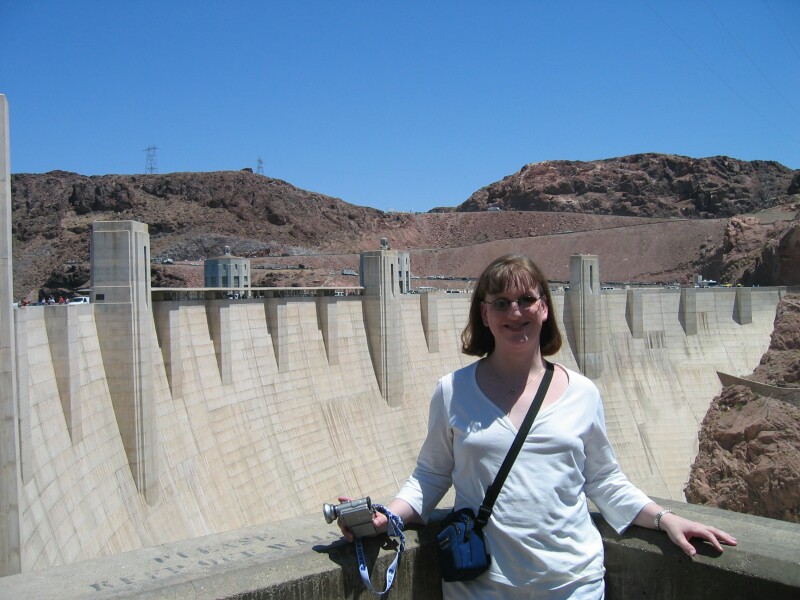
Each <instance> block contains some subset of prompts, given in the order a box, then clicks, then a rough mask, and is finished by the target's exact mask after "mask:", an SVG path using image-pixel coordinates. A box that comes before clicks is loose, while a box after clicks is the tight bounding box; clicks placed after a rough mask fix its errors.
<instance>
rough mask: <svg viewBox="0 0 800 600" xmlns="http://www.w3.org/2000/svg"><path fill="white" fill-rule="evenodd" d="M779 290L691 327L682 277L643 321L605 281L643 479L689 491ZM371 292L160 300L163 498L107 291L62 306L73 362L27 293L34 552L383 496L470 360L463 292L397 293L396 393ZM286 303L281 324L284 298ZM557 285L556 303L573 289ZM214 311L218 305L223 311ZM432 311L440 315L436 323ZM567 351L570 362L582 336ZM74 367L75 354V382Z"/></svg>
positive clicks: (617, 431) (723, 295)
mask: <svg viewBox="0 0 800 600" xmlns="http://www.w3.org/2000/svg"><path fill="white" fill-rule="evenodd" d="M778 296H779V291H778V290H774V289H766V288H763V289H759V290H753V293H752V307H753V310H752V313H753V314H752V317H753V318H752V323H748V324H746V325H741V324H739V323H737V322H736V321H735V320H734V318H733V313H734V303H735V293H734V292H732V291H728V290H698V294H697V314H698V321H699V327H698V333H697V335H695V336H687V335H685V333H684V331H683V329H682V327H681V324H680V318H679V315H680V299H681V294H680V291H678V290H663V291H653V292H645V293H643V294H642V302H643V304H644V310H643V315H644V318H643V324H642V333H643V335H642V336H640V337H638V338H637V337H633V336H632V335H631V332H630V330H629V326H628V322H627V321H626V318H625V315H626V303H627V301H628V300H627V299H628V296H627V294H626V293H625V292H624V291H620V292H616V291H614V292H608V293H605V294H603V295H602V302H601V309H602V314H603V318H602V337H603V338H604V339H605V340H606V342H605V343H604V346H603V352H602V353H600V356H601V357H602V360H603V361H604V362H603V369H602V371H603V373H602V376H601V377H599V378H598V379H597V384H598V386H599V387H600V388H601V391H602V392H603V394H604V399H605V406H606V418H607V422H608V426H609V431H610V434H611V437H612V439H613V441H614V443H615V445H616V448H617V450H618V453H619V456H620V461H621V463H622V465H623V467H624V468H625V470H626V471H627V472H628V474H629V476H630V477H631V479H633V480H634V481H635V482H636V483H637V484H639V485H640V486H641V487H643V488H644V489H645V490H646V491H648V492H649V493H651V494H655V495H658V496H661V497H666V498H673V499H680V498H681V497H682V492H681V489H682V486H683V483H684V481H685V479H686V477H687V474H688V470H689V465H690V463H691V461H692V459H693V457H694V454H695V452H696V446H697V441H696V438H697V428H698V423H699V421H700V420H701V419H702V417H703V415H704V414H705V410H706V407H707V405H708V403H709V401H710V399H711V398H712V397H713V396H714V395H715V394H716V393H717V392H718V391H719V389H720V383H719V380H718V378H717V376H716V372H717V371H723V372H728V373H740V374H741V373H746V372H749V371H750V370H751V369H752V368H753V367H754V366H755V365H756V364H757V363H758V360H759V358H760V356H761V354H762V353H763V351H764V350H765V349H766V347H767V345H768V341H769V335H770V332H771V330H772V320H773V318H774V314H775V307H776V304H777V302H778ZM363 301H364V300H363V299H362V298H359V297H343V298H335V299H332V300H328V299H326V305H325V310H326V311H327V312H328V314H327V316H322V315H321V313H320V311H321V310H322V309H321V308H320V304H319V301H318V300H315V299H314V298H296V299H263V300H239V301H230V302H228V301H221V302H220V301H209V302H207V303H206V302H184V303H175V302H172V303H170V302H165V303H156V306H155V307H154V309H153V314H154V318H153V319H152V320H151V321H150V324H149V329H148V330H147V331H144V334H145V335H149V336H150V338H151V340H153V343H152V345H151V348H152V351H151V353H150V356H149V358H150V360H151V373H152V382H151V387H152V394H153V402H154V407H153V410H154V415H155V423H156V429H157V431H156V435H155V436H154V437H153V439H154V440H156V441H155V444H156V448H155V449H153V456H154V459H155V461H156V462H157V472H158V478H157V480H156V482H155V485H156V489H155V490H154V494H153V495H152V498H155V500H153V501H152V502H151V503H148V501H147V500H146V497H145V496H144V495H143V494H142V493H140V490H139V489H138V488H137V483H136V479H135V476H134V472H133V471H132V468H131V464H130V462H129V459H128V456H127V454H126V448H125V444H124V441H123V437H122V436H121V435H120V431H121V428H120V425H119V420H118V417H117V414H116V413H115V408H114V403H113V400H112V393H111V386H110V384H109V380H110V378H111V377H113V375H114V372H113V370H114V367H115V365H113V364H108V363H107V362H106V358H105V356H104V353H103V351H102V337H103V332H102V331H101V330H100V327H99V325H100V322H101V321H100V320H99V319H98V318H97V314H96V311H97V310H98V309H99V308H101V307H99V306H97V305H93V304H90V305H77V306H67V307H62V310H65V311H66V317H61V316H59V317H58V318H60V319H61V318H67V319H69V322H70V323H71V325H70V328H71V329H70V334H69V337H68V340H69V342H68V343H69V344H70V345H73V346H74V347H76V348H78V352H77V353H73V354H72V355H70V356H71V358H70V361H71V362H69V363H67V364H68V366H67V367H65V365H64V363H63V360H60V359H58V358H57V356H58V355H59V353H60V352H61V351H62V350H63V349H64V348H65V345H64V344H65V343H66V342H65V341H64V340H61V341H56V340H54V339H53V337H52V328H51V330H50V334H48V325H47V323H48V321H49V320H52V318H53V315H55V314H56V313H51V312H49V311H52V310H53V307H46V306H45V307H27V308H25V309H18V310H16V311H15V312H14V316H15V322H16V323H17V325H18V327H17V331H18V335H17V339H16V347H17V355H18V356H20V357H22V360H21V364H20V365H19V373H24V374H25V377H26V378H27V382H26V383H27V386H25V389H26V390H27V399H26V400H25V406H24V410H21V412H24V413H25V414H26V415H28V417H27V418H26V419H23V420H21V434H20V437H21V443H20V448H21V451H20V454H21V456H22V457H25V456H28V457H29V459H28V460H27V461H24V460H23V461H22V462H23V463H25V464H24V465H23V468H22V469H21V471H20V472H21V473H23V474H26V475H25V476H24V478H22V477H21V478H19V479H18V480H17V482H18V485H19V514H20V539H21V553H20V554H21V570H22V571H23V572H26V571H30V570H33V569H40V568H45V567H51V566H53V565H61V564H69V563H73V562H76V561H79V560H84V559H88V558H94V557H97V556H102V555H107V554H114V553H118V552H123V551H128V550H133V549H136V548H140V547H146V546H152V545H157V544H163V543H167V542H173V541H176V540H181V539H186V538H194V537H197V536H202V535H208V534H213V533H216V532H223V531H228V530H231V529H236V528H241V527H246V526H250V525H254V524H263V523H272V522H276V521H280V520H282V519H285V518H289V517H298V516H301V515H309V514H316V513H318V512H319V510H320V506H321V504H322V502H325V501H332V500H335V498H336V495H337V494H338V493H340V492H348V493H350V494H353V495H367V494H369V495H371V496H372V497H373V498H374V499H376V500H379V499H380V500H387V499H389V498H390V497H391V496H392V495H393V493H394V492H395V491H396V490H397V488H398V486H399V485H400V484H401V483H402V482H403V481H404V479H405V478H406V476H407V475H408V473H409V472H410V471H411V469H412V468H413V464H414V461H415V458H416V453H417V451H418V449H419V446H420V444H421V441H422V439H423V437H424V434H425V430H426V422H427V411H428V402H429V397H430V393H431V392H432V390H433V388H434V385H435V382H436V380H437V378H438V377H439V376H440V375H441V374H443V373H445V372H447V371H449V370H452V369H454V368H458V367H460V366H462V365H465V364H467V363H468V362H469V361H470V360H472V359H471V358H469V357H466V356H463V355H461V354H460V353H459V347H460V343H459V334H460V332H461V328H462V326H463V324H464V323H465V322H466V319H467V313H468V307H469V300H468V298H467V297H466V296H461V295H457V294H437V295H434V296H432V297H431V298H424V297H420V296H415V295H406V296H400V297H399V298H397V299H396V301H397V307H398V309H397V313H396V314H397V318H398V320H399V321H398V324H399V328H400V330H402V332H403V335H402V336H401V337H400V339H399V343H398V347H397V348H396V362H395V363H393V365H392V368H393V369H395V370H396V371H397V372H398V373H400V374H401V375H402V378H403V393H402V395H400V396H399V397H398V398H397V401H396V403H395V405H394V406H390V405H387V403H386V401H385V400H384V398H383V396H382V394H381V390H380V389H379V386H378V383H377V380H376V375H375V370H374V368H373V364H372V358H371V356H370V352H369V344H368V342H367V331H366V325H365V322H366V321H365V318H364V307H363ZM275 302H280V303H281V308H282V316H281V318H280V322H279V323H277V322H276V319H275V318H274V317H273V316H271V309H270V306H271V303H275ZM331 302H332V303H333V305H331ZM555 303H556V305H557V306H556V312H557V314H558V315H559V318H560V315H561V314H563V305H564V302H563V296H560V295H556V296H555ZM432 306H435V308H432ZM423 307H425V309H424V310H423ZM221 310H224V311H226V312H227V316H226V317H225V318H224V319H221V318H218V319H216V321H215V320H214V318H211V317H210V315H212V314H213V313H215V312H219V311H221ZM330 311H335V315H336V317H335V327H330V322H331V318H330ZM423 315H425V317H424V318H423ZM432 315H434V316H435V319H434V320H433V322H434V323H435V326H436V327H435V332H432V331H430V330H429V331H428V332H427V334H426V330H425V327H426V326H427V327H428V328H430V325H431V322H432ZM213 323H217V324H216V325H213ZM325 323H327V324H328V325H327V329H328V333H327V338H328V339H327V342H326V339H325V338H326V336H325V335H323V328H324V327H326V325H325ZM156 327H158V330H156ZM334 338H335V339H334ZM432 339H436V340H438V341H437V343H436V344H434V347H432V344H431V340H432ZM276 343H278V344H280V345H281V346H282V347H283V348H284V350H283V355H282V354H281V353H280V352H276V348H275V344H276ZM331 347H335V348H336V349H337V351H336V356H337V358H336V360H330V358H329V349H330V348H331ZM221 353H222V354H225V356H224V357H221V356H220V354H221ZM279 356H283V359H282V362H283V364H282V365H279V361H278V357H279ZM555 358H556V360H558V361H559V362H562V363H564V364H566V365H567V366H569V367H571V368H576V360H575V357H574V355H573V351H572V349H571V348H570V347H569V346H565V348H564V349H563V350H562V351H561V352H560V353H559V355H558V356H556V357H555ZM221 365H227V366H225V367H223V366H221ZM65 368H69V369H71V370H73V371H72V381H73V384H72V385H70V386H67V387H65V386H64V384H63V381H62V379H63V372H64V369H65ZM226 372H229V376H228V377H225V373H226ZM60 381H62V382H61V383H59V382H60ZM75 382H78V383H75ZM65 390H69V395H70V406H72V407H73V408H72V409H71V410H70V412H69V415H71V416H69V419H68V418H67V417H68V415H67V413H66V412H65V404H64V402H63V401H62V397H63V395H64V393H65ZM76 415H77V417H76ZM76 419H77V420H78V421H79V423H78V422H76ZM78 425H79V429H80V439H74V433H73V435H71V434H70V432H71V431H74V430H75V428H76V426H78Z"/></svg>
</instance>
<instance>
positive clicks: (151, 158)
mask: <svg viewBox="0 0 800 600" xmlns="http://www.w3.org/2000/svg"><path fill="white" fill-rule="evenodd" d="M156 150H158V148H157V147H155V146H148V147H147V148H145V149H144V152H145V153H146V154H145V161H144V172H145V173H147V174H148V175H152V174H154V173H158V160H157V159H156Z"/></svg>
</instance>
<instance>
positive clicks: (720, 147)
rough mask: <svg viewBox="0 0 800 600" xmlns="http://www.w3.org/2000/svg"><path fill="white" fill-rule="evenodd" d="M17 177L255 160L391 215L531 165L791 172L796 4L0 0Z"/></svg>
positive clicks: (796, 112) (798, 44)
mask: <svg viewBox="0 0 800 600" xmlns="http://www.w3.org/2000/svg"><path fill="white" fill-rule="evenodd" d="M0 22H2V23H3V27H2V39H3V42H2V45H3V50H2V60H1V61H0V93H3V94H5V95H6V97H7V99H8V102H9V108H10V123H11V170H12V173H43V172H46V171H50V170H55V169H61V170H66V171H74V172H77V173H81V174H84V175H103V174H109V173H117V174H129V173H143V172H144V171H145V167H146V158H147V157H146V153H145V148H147V147H149V146H155V147H157V151H156V155H155V156H156V160H157V168H158V172H159V173H169V172H175V171H218V170H238V169H242V168H244V167H251V168H253V169H254V170H256V169H257V166H258V160H259V158H260V159H261V160H262V161H263V171H264V174H265V175H267V176H270V177H276V178H279V179H283V180H286V181H288V182H289V183H292V184H293V185H296V186H298V187H301V188H303V189H307V190H311V191H315V192H319V193H322V194H327V195H331V196H335V197H338V198H341V199H342V200H345V201H347V202H351V203H353V204H359V205H363V206H371V207H374V208H379V209H382V210H389V209H396V210H418V211H426V210H429V209H431V208H433V207H435V206H455V205H457V204H459V203H461V202H463V201H464V200H466V199H467V198H468V197H469V196H470V195H471V194H472V193H473V192H474V191H475V190H477V189H479V188H480V187H482V186H484V185H488V184H490V183H492V182H494V181H497V180H499V179H501V178H502V177H504V176H506V175H508V174H511V173H514V172H516V171H517V170H518V169H520V168H521V167H522V166H523V165H525V164H527V163H533V162H540V161H543V160H561V159H563V160H594V159H602V158H611V157H615V156H623V155H626V154H634V153H639V152H664V153H673V154H681V155H686V156H692V157H698V158H699V157H704V156H714V155H720V154H723V155H727V156H732V157H734V158H739V159H743V160H756V159H759V160H775V161H778V162H780V163H782V164H784V165H786V166H787V167H790V168H793V169H799V168H800V36H798V35H797V32H798V31H800V2H798V1H797V0H670V1H663V0H618V1H615V0H605V1H595V0H583V1H577V0H574V1H570V0H564V1H558V2H556V1H554V0H528V1H503V0H496V1H494V2H490V1H488V0H487V1H483V2H475V1H471V0H461V1H458V2H454V1H453V2H450V1H440V2H436V1H431V0H428V1H427V2H418V1H416V0H405V1H404V2H388V1H384V2H381V1H378V0H372V1H366V0H364V1H358V2H356V1H347V0H342V1H333V0H327V1H315V0H305V1H291V0H283V1H280V2H279V1H269V0H264V1H235V0H230V1H214V2H212V1H207V0H195V1H193V2H178V1H169V0H160V1H157V2H151V1H147V0H145V1H137V2H109V1H107V0H105V1H88V0H71V1H69V2H64V1H44V0H28V1H26V2H20V1H18V0H0Z"/></svg>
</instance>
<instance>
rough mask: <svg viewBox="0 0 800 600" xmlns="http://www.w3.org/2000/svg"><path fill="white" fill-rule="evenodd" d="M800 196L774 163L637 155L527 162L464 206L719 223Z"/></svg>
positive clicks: (792, 177) (794, 174)
mask: <svg viewBox="0 0 800 600" xmlns="http://www.w3.org/2000/svg"><path fill="white" fill-rule="evenodd" d="M793 194H800V172H798V171H794V170H792V169H788V168H786V167H784V166H783V165H781V164H779V163H776V162H770V161H752V162H744V161H741V160H736V159H733V158H728V157H727V156H715V157H712V158H701V159H691V158H687V157H685V156H675V155H668V154H635V155H631V156H624V157H622V158H612V159H607V160H596V161H591V162H579V161H565V160H553V161H545V162H542V163H537V164H530V165H525V166H524V167H522V169H520V170H519V171H518V172H516V173H514V174H513V175H509V176H508V177H505V178H503V179H502V180H501V181H498V182H496V183H493V184H491V185H488V186H486V187H484V188H481V189H480V190H478V191H477V192H475V193H474V194H472V196H471V197H470V198H469V199H468V200H467V201H466V202H464V204H462V205H461V206H460V207H459V210H468V211H479V210H487V209H488V208H489V207H496V208H500V209H502V210H544V211H559V212H581V213H595V214H614V215H636V216H646V217H687V218H717V217H733V216H735V215H741V214H747V213H751V212H756V211H759V210H764V209H767V208H770V207H773V206H777V205H780V204H782V203H784V202H785V198H786V197H787V196H791V195H793Z"/></svg>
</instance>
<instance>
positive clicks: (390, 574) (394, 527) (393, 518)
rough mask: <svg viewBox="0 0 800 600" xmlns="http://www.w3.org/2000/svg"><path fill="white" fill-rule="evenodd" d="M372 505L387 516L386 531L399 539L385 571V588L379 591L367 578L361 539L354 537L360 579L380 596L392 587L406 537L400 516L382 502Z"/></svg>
mask: <svg viewBox="0 0 800 600" xmlns="http://www.w3.org/2000/svg"><path fill="white" fill-rule="evenodd" d="M372 506H373V507H374V508H375V510H377V511H379V512H382V513H383V514H385V515H386V516H387V517H388V518H389V523H388V524H387V527H386V533H387V534H388V535H390V536H391V537H396V538H399V539H400V546H399V547H398V548H397V555H395V557H394V560H393V561H392V564H391V565H389V569H388V570H387V571H386V589H385V590H383V591H382V592H379V591H377V590H376V589H375V588H374V587H372V582H371V581H370V579H369V570H368V569H367V559H366V557H365V556H364V546H363V545H362V543H361V539H356V556H357V557H358V572H359V573H360V574H361V581H363V582H364V585H365V586H367V588H369V590H370V591H371V592H372V593H373V594H377V595H378V596H382V595H383V594H385V593H386V592H388V591H389V588H390V587H392V582H393V581H394V575H395V573H396V571H397V563H398V562H399V561H400V555H401V554H402V553H403V550H405V547H406V537H405V536H404V535H403V520H402V519H401V518H400V517H398V516H397V515H396V514H394V513H393V512H392V511H390V510H389V509H388V508H386V507H385V506H383V505H382V504H373V505H372Z"/></svg>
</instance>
